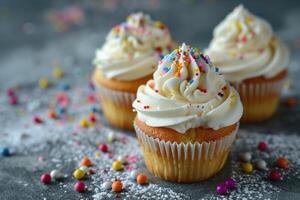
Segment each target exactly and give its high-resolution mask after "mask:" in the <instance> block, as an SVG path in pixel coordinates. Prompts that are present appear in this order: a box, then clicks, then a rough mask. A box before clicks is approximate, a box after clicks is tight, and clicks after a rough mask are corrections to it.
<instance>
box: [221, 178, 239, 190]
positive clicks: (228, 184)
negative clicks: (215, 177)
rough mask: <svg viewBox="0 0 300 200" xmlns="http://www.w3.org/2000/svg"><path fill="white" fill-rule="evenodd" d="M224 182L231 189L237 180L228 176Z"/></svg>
mask: <svg viewBox="0 0 300 200" xmlns="http://www.w3.org/2000/svg"><path fill="white" fill-rule="evenodd" d="M224 184H225V185H226V187H227V188H228V189H230V190H231V189H233V188H235V185H236V182H235V180H234V179H233V178H228V179H226V180H225V182H224Z"/></svg>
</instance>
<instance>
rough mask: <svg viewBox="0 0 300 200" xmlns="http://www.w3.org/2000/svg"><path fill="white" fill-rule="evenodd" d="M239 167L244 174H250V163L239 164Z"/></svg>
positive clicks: (251, 167)
mask: <svg viewBox="0 0 300 200" xmlns="http://www.w3.org/2000/svg"><path fill="white" fill-rule="evenodd" d="M241 166H242V170H243V172H245V173H251V172H252V171H253V165H252V164H251V163H241Z"/></svg>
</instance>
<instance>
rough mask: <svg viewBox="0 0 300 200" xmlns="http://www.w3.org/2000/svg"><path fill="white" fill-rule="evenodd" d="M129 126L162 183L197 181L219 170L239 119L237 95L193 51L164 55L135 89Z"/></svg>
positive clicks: (213, 68) (226, 154) (214, 69)
mask: <svg viewBox="0 0 300 200" xmlns="http://www.w3.org/2000/svg"><path fill="white" fill-rule="evenodd" d="M133 107H134V109H135V110H136V112H137V116H136V118H135V120H134V128H135V130H136V133H137V137H138V141H139V144H140V146H141V150H142V153H143V155H144V160H145V164H146V166H147V168H148V170H149V171H150V172H151V173H152V174H154V175H155V176H159V177H161V178H162V179H164V180H167V181H174V182H185V183H186V182H196V181H200V180H204V179H207V178H209V177H211V176H213V175H214V174H216V173H217V172H218V171H220V170H221V169H222V167H223V165H224V163H225V161H226V159H227V156H228V153H229V150H230V146H231V144H232V143H233V141H234V139H235V136H236V132H237V130H238V126H239V120H240V117H241V116H242V112H243V107H242V104H241V101H240V97H239V94H238V93H237V92H236V90H235V89H234V88H233V87H232V86H230V85H229V84H228V83H227V82H226V81H225V80H224V78H223V77H222V75H220V74H219V73H218V68H215V67H213V66H212V65H211V64H210V61H209V60H208V58H207V57H205V56H204V55H203V54H202V53H201V52H200V51H199V50H198V49H195V48H193V47H190V46H187V45H185V44H182V46H180V47H179V49H175V50H174V51H173V52H172V53H170V54H168V55H166V56H165V57H164V58H163V59H162V60H161V61H160V62H159V65H158V68H157V70H156V71H155V73H154V74H153V80H149V81H148V82H147V84H146V85H142V86H140V87H139V88H138V91H137V98H136V100H135V101H134V103H133Z"/></svg>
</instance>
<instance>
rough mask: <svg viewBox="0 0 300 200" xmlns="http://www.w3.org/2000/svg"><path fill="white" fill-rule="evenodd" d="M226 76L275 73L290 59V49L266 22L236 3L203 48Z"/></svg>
mask: <svg viewBox="0 0 300 200" xmlns="http://www.w3.org/2000/svg"><path fill="white" fill-rule="evenodd" d="M205 53H206V54H207V55H208V56H209V57H210V59H211V61H212V62H213V63H214V65H216V66H218V67H219V68H220V71H221V73H223V74H224V77H225V79H226V80H229V81H232V82H239V81H242V80H245V79H248V78H253V77H258V76H264V77H267V78H270V77H274V76H276V75H277V74H278V73H280V72H281V71H282V70H284V69H285V68H286V67H287V65H288V62H289V51H288V49H287V48H286V46H285V45H284V44H283V43H282V42H281V41H280V40H279V39H278V38H276V37H275V36H274V35H273V31H272V28H271V26H270V25H269V23H268V22H266V21H265V20H264V19H261V18H259V17H256V16H254V15H252V14H251V13H250V12H249V11H248V10H246V9H245V8H244V7H243V6H242V5H240V6H238V7H236V8H235V9H234V11H233V12H232V13H230V14H229V15H228V16H227V17H226V18H225V19H224V20H223V21H222V22H221V23H220V24H219V25H218V26H217V27H216V28H215V29H214V33H213V39H212V41H211V43H210V45H209V47H208V49H207V50H206V52H205Z"/></svg>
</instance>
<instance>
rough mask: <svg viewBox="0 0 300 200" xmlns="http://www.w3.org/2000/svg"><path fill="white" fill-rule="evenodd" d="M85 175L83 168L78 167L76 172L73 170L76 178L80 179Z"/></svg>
mask: <svg viewBox="0 0 300 200" xmlns="http://www.w3.org/2000/svg"><path fill="white" fill-rule="evenodd" d="M84 175H85V172H84V171H83V170H81V169H76V170H75V171H74V172H73V176H74V178H76V179H77V180H80V179H82V178H83V177H84Z"/></svg>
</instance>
